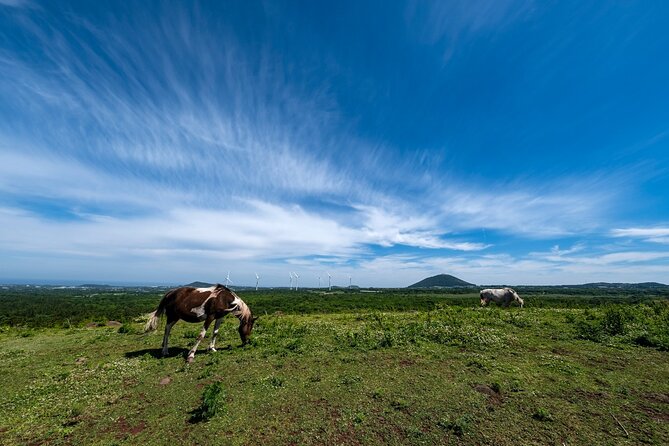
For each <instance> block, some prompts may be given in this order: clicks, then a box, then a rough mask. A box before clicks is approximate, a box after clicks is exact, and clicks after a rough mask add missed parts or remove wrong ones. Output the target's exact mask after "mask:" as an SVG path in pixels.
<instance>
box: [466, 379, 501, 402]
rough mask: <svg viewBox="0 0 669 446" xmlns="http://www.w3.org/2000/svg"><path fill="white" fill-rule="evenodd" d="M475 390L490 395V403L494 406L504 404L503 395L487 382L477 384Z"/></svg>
mask: <svg viewBox="0 0 669 446" xmlns="http://www.w3.org/2000/svg"><path fill="white" fill-rule="evenodd" d="M473 387H474V390H476V391H477V392H479V393H482V394H484V395H485V396H487V397H488V403H490V404H492V405H493V406H499V405H500V404H502V395H501V394H500V393H499V392H497V391H495V390H494V389H493V388H492V387H490V386H488V385H486V384H475V385H474V386H473Z"/></svg>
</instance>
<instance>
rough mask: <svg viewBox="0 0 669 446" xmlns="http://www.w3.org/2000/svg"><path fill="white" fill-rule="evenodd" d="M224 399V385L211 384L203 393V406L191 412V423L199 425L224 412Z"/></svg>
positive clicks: (218, 383)
mask: <svg viewBox="0 0 669 446" xmlns="http://www.w3.org/2000/svg"><path fill="white" fill-rule="evenodd" d="M224 398H225V392H224V390H223V384H222V383H220V382H215V383H213V384H209V385H208V386H207V387H205V389H204V392H203V393H202V404H200V407H198V408H197V409H195V410H194V411H193V412H191V418H190V422H191V423H199V422H200V421H208V420H210V419H211V418H212V417H214V416H215V415H216V414H217V413H219V412H222V410H223V408H224V406H223V399H224Z"/></svg>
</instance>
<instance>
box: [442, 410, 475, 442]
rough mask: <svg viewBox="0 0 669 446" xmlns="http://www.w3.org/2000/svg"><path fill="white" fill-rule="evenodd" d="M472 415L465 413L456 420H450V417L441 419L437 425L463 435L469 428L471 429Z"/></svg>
mask: <svg viewBox="0 0 669 446" xmlns="http://www.w3.org/2000/svg"><path fill="white" fill-rule="evenodd" d="M470 420H471V417H470V416H469V415H463V416H461V417H458V418H456V419H454V420H450V419H448V418H445V419H442V420H439V421H438V422H437V426H439V427H440V428H442V429H444V430H447V431H451V432H453V433H454V434H455V435H457V436H458V437H462V436H463V435H464V434H465V432H467V430H469V424H470Z"/></svg>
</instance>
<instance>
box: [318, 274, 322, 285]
mask: <svg viewBox="0 0 669 446" xmlns="http://www.w3.org/2000/svg"><path fill="white" fill-rule="evenodd" d="M320 287H321V276H318V288H320Z"/></svg>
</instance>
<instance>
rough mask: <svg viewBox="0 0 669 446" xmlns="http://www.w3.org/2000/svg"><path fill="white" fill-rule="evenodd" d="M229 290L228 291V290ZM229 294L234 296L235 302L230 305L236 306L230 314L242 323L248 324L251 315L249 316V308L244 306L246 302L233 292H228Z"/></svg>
mask: <svg viewBox="0 0 669 446" xmlns="http://www.w3.org/2000/svg"><path fill="white" fill-rule="evenodd" d="M228 290H229V289H228ZM229 291H230V294H232V295H233V296H235V300H233V301H232V305H233V306H236V307H237V308H235V309H234V310H232V314H233V315H235V316H236V317H237V319H239V320H240V321H242V322H248V321H249V320H251V318H252V317H253V315H252V314H251V309H250V308H249V306H248V305H246V302H244V301H243V300H242V299H241V298H240V297H239V296H237V294H235V292H234V291H232V290H229Z"/></svg>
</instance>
